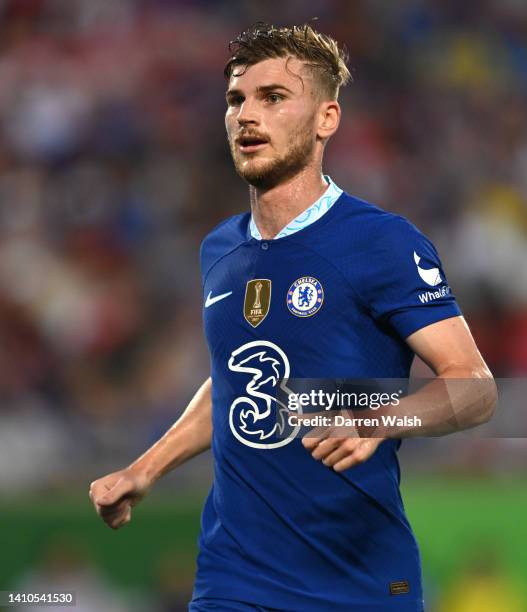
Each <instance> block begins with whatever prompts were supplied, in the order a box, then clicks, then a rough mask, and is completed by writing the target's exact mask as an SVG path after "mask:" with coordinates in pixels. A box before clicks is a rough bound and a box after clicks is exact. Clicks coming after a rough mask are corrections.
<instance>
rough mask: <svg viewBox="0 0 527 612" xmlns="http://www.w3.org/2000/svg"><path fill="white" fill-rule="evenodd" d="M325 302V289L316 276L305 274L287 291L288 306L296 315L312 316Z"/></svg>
mask: <svg viewBox="0 0 527 612" xmlns="http://www.w3.org/2000/svg"><path fill="white" fill-rule="evenodd" d="M323 302H324V289H323V288H322V285H321V284H320V281H318V280H317V279H316V278H313V277H312V276H303V277H302V278H299V279H297V280H296V281H295V282H294V283H293V284H292V285H291V287H289V291H288V292H287V307H288V308H289V311H290V312H292V313H293V314H294V315H295V316H296V317H311V316H313V315H314V314H315V313H317V312H318V311H319V310H320V308H321V306H322V304H323Z"/></svg>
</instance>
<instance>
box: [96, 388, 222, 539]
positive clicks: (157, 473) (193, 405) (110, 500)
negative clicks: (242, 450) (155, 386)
mask: <svg viewBox="0 0 527 612" xmlns="http://www.w3.org/2000/svg"><path fill="white" fill-rule="evenodd" d="M211 387H212V382H211V379H210V378H208V379H207V380H206V381H205V382H204V383H203V384H202V385H201V387H200V388H199V389H198V391H197V392H196V394H195V395H194V397H193V398H192V400H191V401H190V403H189V405H188V406H187V408H186V410H185V412H184V413H183V414H182V415H181V417H180V418H179V419H178V420H177V421H176V423H174V425H172V427H171V428H170V429H169V430H168V431H167V432H166V433H165V434H164V435H163V436H162V437H161V438H160V439H159V440H158V441H157V442H156V443H155V444H154V445H153V446H151V447H150V448H149V449H148V450H147V451H146V452H145V453H143V455H141V456H140V457H139V458H138V459H136V460H135V461H134V462H133V463H132V464H131V465H129V466H128V467H127V468H125V469H123V470H119V471H117V472H112V473H111V474H108V475H106V476H103V477H102V478H99V479H98V480H95V481H94V482H92V483H91V485H90V492H89V496H90V499H91V500H92V502H93V505H94V506H95V510H96V511H97V514H99V516H100V517H101V518H102V519H103V521H104V522H105V523H106V524H107V525H108V526H109V527H111V528H112V529H118V528H119V527H121V526H122V525H124V524H125V523H128V522H129V521H130V520H131V518H132V507H133V506H135V505H136V504H138V503H139V502H140V501H141V500H142V499H143V497H145V496H146V495H147V494H148V492H149V490H150V488H151V487H152V485H153V484H154V483H155V482H156V481H157V480H159V478H161V476H163V475H164V474H166V473H167V472H169V471H170V470H172V469H174V468H175V467H177V466H179V465H181V464H182V463H184V462H185V461H188V460H189V459H191V458H192V457H195V456H196V455H198V454H200V453H202V452H203V451H205V450H207V449H208V448H209V447H210V444H211V436H212V421H211V411H212V398H211Z"/></svg>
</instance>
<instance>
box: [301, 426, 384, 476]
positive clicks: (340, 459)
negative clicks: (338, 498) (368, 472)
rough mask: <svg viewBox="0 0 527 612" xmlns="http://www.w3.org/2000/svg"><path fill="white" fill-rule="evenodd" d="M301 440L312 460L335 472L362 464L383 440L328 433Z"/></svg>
mask: <svg viewBox="0 0 527 612" xmlns="http://www.w3.org/2000/svg"><path fill="white" fill-rule="evenodd" d="M308 436H309V434H307V435H306V436H305V437H304V438H303V439H302V444H303V445H304V448H306V449H307V450H308V451H310V452H311V455H312V456H313V458H314V459H317V460H319V461H322V463H323V464H324V465H327V466H328V467H331V468H333V469H334V470H335V472H342V471H343V470H347V469H349V468H351V467H353V466H354V465H358V464H359V463H364V462H365V461H367V460H368V459H369V458H370V457H371V456H372V455H373V453H374V452H375V451H376V450H377V447H378V446H379V444H380V443H381V442H383V441H384V440H385V438H358V437H349V436H346V437H342V436H341V437H337V436H336V434H335V432H333V436H332V435H331V432H328V435H326V437H323V438H321V437H320V435H319V436H317V437H308Z"/></svg>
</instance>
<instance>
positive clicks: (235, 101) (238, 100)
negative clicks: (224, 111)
mask: <svg viewBox="0 0 527 612" xmlns="http://www.w3.org/2000/svg"><path fill="white" fill-rule="evenodd" d="M243 100H244V98H243V96H229V97H228V98H227V104H228V105H229V106H240V105H241V104H243Z"/></svg>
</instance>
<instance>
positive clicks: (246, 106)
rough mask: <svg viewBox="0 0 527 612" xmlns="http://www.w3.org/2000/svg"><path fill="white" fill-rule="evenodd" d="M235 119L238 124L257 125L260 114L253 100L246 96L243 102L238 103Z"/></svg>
mask: <svg viewBox="0 0 527 612" xmlns="http://www.w3.org/2000/svg"><path fill="white" fill-rule="evenodd" d="M236 119H237V121H238V123H239V125H249V124H253V125H257V124H258V123H260V115H259V112H258V108H257V105H256V103H255V101H254V100H251V99H249V98H246V99H245V100H244V101H243V103H242V104H240V110H239V111H238V116H237V117H236Z"/></svg>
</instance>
